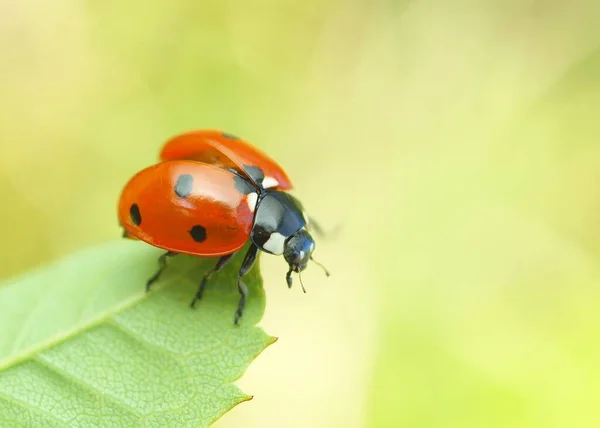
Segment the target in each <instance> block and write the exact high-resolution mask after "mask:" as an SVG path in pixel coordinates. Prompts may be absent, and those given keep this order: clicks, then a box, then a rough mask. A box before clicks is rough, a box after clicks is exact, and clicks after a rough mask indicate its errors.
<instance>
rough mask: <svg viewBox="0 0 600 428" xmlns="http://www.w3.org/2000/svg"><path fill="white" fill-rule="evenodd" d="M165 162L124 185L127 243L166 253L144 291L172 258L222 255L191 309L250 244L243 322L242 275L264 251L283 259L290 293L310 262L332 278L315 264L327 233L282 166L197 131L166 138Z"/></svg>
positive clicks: (238, 143)
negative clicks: (320, 237)
mask: <svg viewBox="0 0 600 428" xmlns="http://www.w3.org/2000/svg"><path fill="white" fill-rule="evenodd" d="M160 160H161V161H160V162H159V163H157V164H155V165H151V166H149V167H147V168H144V169H142V170H141V171H139V172H138V173H137V174H135V175H134V176H133V177H132V178H131V179H130V180H129V181H128V182H127V184H126V185H125V187H124V189H123V191H122V192H121V196H120V199H119V203H118V217H119V222H120V224H121V226H122V227H123V228H124V230H125V232H124V236H125V237H127V238H130V239H139V240H142V241H144V242H146V243H148V244H150V245H153V246H155V247H158V248H162V249H164V250H166V252H165V253H163V254H162V255H161V256H160V258H159V269H158V270H157V272H156V273H155V274H154V275H153V276H152V277H151V278H150V279H149V280H148V282H147V285H146V289H147V290H150V287H151V285H152V284H153V283H154V282H155V281H156V280H158V278H159V277H160V275H161V274H162V272H163V271H164V270H165V268H166V266H167V259H168V257H171V256H174V255H176V254H188V255H192V256H199V257H218V260H217V262H216V264H215V265H214V267H213V268H212V269H211V270H209V271H208V272H207V273H206V274H205V275H204V276H203V278H202V280H201V281H200V285H199V287H198V289H197V291H196V294H195V296H194V298H193V299H192V301H191V303H190V305H191V306H192V307H194V305H195V303H196V302H197V301H198V300H200V299H201V298H202V295H203V293H204V289H205V287H206V284H207V282H208V280H209V279H210V278H211V277H212V276H213V275H214V274H215V273H216V272H218V271H220V270H221V269H222V268H223V267H224V266H225V265H226V264H227V263H228V262H229V261H230V260H231V259H232V258H233V256H234V255H235V254H236V253H237V252H238V251H240V250H241V249H242V248H243V247H244V246H245V245H246V244H247V243H249V244H250V245H249V246H248V250H247V252H246V254H245V256H244V258H243V261H242V264H241V266H240V269H239V271H238V278H237V288H238V291H239V293H240V299H239V302H238V307H237V310H236V312H235V317H234V323H235V324H238V322H239V319H240V318H241V317H242V315H243V311H244V306H245V303H246V299H247V296H248V288H247V287H246V285H245V284H244V282H243V277H244V276H245V275H246V274H247V273H248V271H249V270H250V268H251V267H252V266H253V264H254V262H255V261H256V258H257V255H258V251H259V250H260V251H264V252H266V253H269V254H274V255H283V257H284V259H285V261H286V262H287V264H288V271H287V273H286V282H287V285H288V287H292V284H293V280H292V273H294V272H297V273H298V274H300V272H302V271H303V270H304V269H306V267H307V265H308V262H309V261H311V260H312V261H313V262H314V263H316V264H318V265H319V266H321V267H322V268H323V269H324V271H325V273H326V275H327V276H329V272H328V271H327V269H326V268H325V267H324V266H323V265H321V264H319V263H318V262H316V261H315V260H314V258H313V252H314V250H315V241H314V239H313V237H312V236H311V233H310V232H311V231H312V230H313V229H314V231H315V232H317V233H319V234H321V233H322V230H321V229H320V227H319V226H317V225H316V223H314V222H313V221H311V219H309V217H308V216H307V214H306V212H305V210H304V208H303V206H302V204H301V203H300V201H299V200H298V199H296V198H295V197H294V196H292V195H291V194H290V193H288V192H287V191H288V190H290V189H291V188H292V183H291V181H290V179H289V177H288V176H287V174H286V173H285V171H284V170H283V168H281V167H280V166H279V165H278V164H277V163H276V162H275V161H274V160H272V159H271V158H270V157H268V156H267V155H266V154H265V153H263V152H261V151H259V150H258V149H257V148H255V147H254V146H252V145H251V144H250V143H248V142H246V141H244V140H241V139H238V138H236V137H233V136H232V135H231V134H227V133H223V132H221V131H216V130H199V131H191V132H187V133H183V134H180V135H177V136H175V137H173V138H171V139H170V140H168V141H167V142H166V143H165V145H164V146H163V148H162V150H161V152H160ZM301 285H302V281H301ZM302 289H303V291H304V292H306V290H304V286H303V285H302Z"/></svg>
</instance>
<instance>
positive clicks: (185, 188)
mask: <svg viewBox="0 0 600 428" xmlns="http://www.w3.org/2000/svg"><path fill="white" fill-rule="evenodd" d="M193 186H194V177H192V176H191V175H190V174H182V175H180V176H179V177H178V178H177V183H175V193H176V194H177V196H179V197H180V198H187V197H188V196H189V195H190V193H192V188H193Z"/></svg>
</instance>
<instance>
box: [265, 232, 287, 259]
mask: <svg viewBox="0 0 600 428" xmlns="http://www.w3.org/2000/svg"><path fill="white" fill-rule="evenodd" d="M284 246H285V236H283V235H282V234H281V233H277V232H273V233H271V236H270V237H269V239H268V240H267V242H265V243H264V244H263V248H264V249H265V250H267V251H269V252H271V253H273V254H283V247H284Z"/></svg>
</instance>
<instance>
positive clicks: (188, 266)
mask: <svg viewBox="0 0 600 428" xmlns="http://www.w3.org/2000/svg"><path fill="white" fill-rule="evenodd" d="M160 254H161V250H158V249H156V248H152V247H150V246H148V245H145V244H143V243H142V242H139V241H137V242H135V241H134V242H132V241H126V240H123V241H119V242H113V243H109V244H107V245H103V246H100V247H97V248H92V249H90V250H86V251H83V252H81V253H78V254H76V255H74V256H71V257H69V258H67V259H65V260H62V261H60V262H58V263H57V264H55V265H54V266H50V267H48V268H43V269H40V270H38V271H36V272H33V273H31V274H28V275H26V276H24V277H22V278H18V279H16V280H14V281H12V282H9V283H6V284H4V285H0V426H10V427H32V426H43V427H55V426H56V427H65V426H94V427H97V426H127V427H134V426H157V427H165V426H207V425H209V424H210V423H212V422H214V421H215V420H216V419H218V418H219V417H220V416H222V415H223V414H224V413H225V412H227V411H228V410H229V409H231V408H232V407H234V406H235V405H236V404H238V403H240V402H242V401H245V400H248V399H250V398H251V397H249V396H247V395H245V394H243V393H242V392H241V391H240V390H239V389H238V388H237V387H236V386H235V385H233V384H232V382H233V381H234V380H236V379H237V378H239V377H240V376H241V375H242V374H243V373H244V371H245V370H246V368H247V367H248V365H249V364H250V362H251V361H252V360H253V359H254V358H255V357H256V356H257V355H258V354H259V353H260V352H261V351H262V350H263V349H264V348H265V347H266V346H268V345H269V344H271V343H273V342H274V338H272V337H269V336H268V335H267V334H265V332H264V331H263V330H262V329H259V328H257V327H255V324H256V323H257V322H258V321H259V320H260V319H261V317H262V314H263V311H264V306H265V295H264V291H263V288H262V281H261V279H260V275H259V272H258V267H257V266H258V263H257V264H256V266H255V267H254V268H253V269H252V271H251V272H250V273H249V274H248V275H247V276H246V277H245V283H246V284H247V285H248V288H249V291H250V296H249V298H248V301H247V304H246V309H245V312H244V316H243V317H242V319H241V320H240V325H239V326H235V325H234V324H233V319H234V311H235V309H236V307H237V302H238V298H239V295H238V292H237V287H236V278H237V269H238V268H239V263H240V262H241V260H240V257H236V258H234V260H233V261H232V262H230V264H229V265H228V266H227V267H226V268H225V269H223V271H222V272H220V273H218V274H216V275H215V276H213V278H212V279H211V281H210V282H209V284H208V286H207V289H206V292H205V294H204V297H203V299H202V300H201V301H200V302H198V304H197V306H196V309H195V310H192V309H190V308H189V302H190V300H191V298H192V297H193V295H194V292H195V290H196V287H197V285H198V282H199V279H200V278H201V277H202V274H203V273H204V272H206V270H207V269H209V268H210V267H212V266H213V265H214V263H215V259H199V258H194V257H188V256H181V255H180V256H176V257H173V258H170V259H169V266H168V268H167V270H166V271H165V273H164V274H163V276H162V277H161V280H160V281H159V282H157V283H156V284H155V285H156V287H155V288H154V290H153V291H152V292H151V293H149V294H146V293H145V292H144V287H145V283H146V280H147V278H149V277H150V276H151V275H152V274H153V273H154V272H155V270H156V269H157V266H158V265H157V258H158V256H159V255H160Z"/></svg>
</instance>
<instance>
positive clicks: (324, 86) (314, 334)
mask: <svg viewBox="0 0 600 428" xmlns="http://www.w3.org/2000/svg"><path fill="white" fill-rule="evenodd" d="M599 22H600V4H599V3H598V2H597V1H595V0H594V1H592V0H589V1H586V0H572V1H567V0H538V1H507V0H487V1H485V0H480V1H466V0H465V1H452V0H429V1H422V0H421V1H419V0H415V1H394V0H377V1H367V0H352V1H341V0H321V1H319V0H304V1H297V0H284V1H274V0H261V1H231V0H210V1H204V0H201V1H198V0H195V1H192V0H175V1H171V2H166V1H163V2H159V1H139V0H132V1H129V2H122V1H115V0H108V1H102V2H93V1H81V0H56V1H54V2H48V1H41V0H28V1H20V0H0V100H1V102H0V198H1V200H2V211H1V213H2V214H1V217H0V220H2V221H1V222H0V236H1V237H2V239H0V248H1V251H2V258H1V259H0V275H1V276H2V277H9V276H11V275H13V274H16V273H18V272H22V271H25V270H27V269H29V268H32V267H34V266H36V265H38V264H40V263H43V262H47V261H50V260H53V259H56V258H58V257H60V256H62V255H65V254H68V253H70V252H73V251H76V250H77V249H79V248H83V247H85V246H89V245H94V244H96V243H99V242H103V241H106V240H110V239H117V238H118V237H119V234H120V231H119V228H118V227H117V220H116V212H115V211H116V208H115V205H116V199H117V197H118V194H119V191H120V189H121V187H122V185H123V184H124V183H125V182H126V180H127V179H128V178H129V177H130V176H131V175H132V174H133V173H135V172H136V171H137V170H138V169H140V168H141V167H143V166H146V165H147V164H149V163H151V162H154V161H155V159H156V156H157V150H158V148H159V147H160V146H161V145H162V143H163V142H164V141H165V139H166V138H168V137H169V136H172V135H174V134H176V133H179V132H181V131H184V130H188V129H194V128H221V129H224V130H226V131H227V132H231V133H234V134H237V135H240V136H242V137H244V138H246V139H248V140H250V141H252V142H254V143H255V144H256V145H257V146H259V147H261V148H262V149H264V150H266V151H268V152H269V153H270V154H271V155H272V156H273V157H274V158H275V159H277V160H278V161H279V162H280V163H281V164H282V165H283V166H284V167H285V168H286V169H287V170H288V172H289V173H290V175H291V176H292V177H293V180H294V182H295V185H296V190H295V194H296V195H297V196H298V197H299V198H301V199H302V200H303V201H304V203H305V206H306V207H307V208H308V209H309V210H310V211H311V213H312V215H313V216H315V217H317V218H319V219H320V220H321V222H322V223H323V224H324V225H325V227H326V228H328V229H334V228H336V227H338V226H339V232H338V233H337V234H335V235H333V236H331V237H330V238H329V239H327V240H322V241H320V242H319V243H318V249H317V252H316V255H317V256H318V259H320V260H321V261H322V262H323V263H325V264H326V265H327V266H328V267H329V269H330V270H331V271H332V272H333V275H332V277H331V278H329V279H328V280H325V279H324V277H323V275H322V273H321V272H320V271H319V270H318V269H317V268H313V269H311V270H310V271H309V272H307V274H306V275H305V277H304V282H305V284H306V285H307V288H308V294H307V295H302V293H301V292H300V290H299V289H298V288H294V289H293V290H292V291H291V292H290V291H289V290H287V287H286V286H285V281H284V274H285V271H286V266H285V264H284V263H283V261H282V260H280V259H278V258H274V257H269V256H264V257H262V261H261V263H262V268H263V272H264V274H265V284H266V288H267V294H268V306H267V311H266V314H265V318H264V320H263V322H262V324H261V325H262V326H263V327H264V328H265V329H266V330H267V331H268V332H269V333H270V334H273V335H276V336H279V337H280V340H279V342H278V343H277V344H276V345H275V346H273V347H271V348H269V349H268V350H267V351H266V352H265V353H264V354H263V355H261V356H260V357H259V358H258V360H257V361H256V362H255V363H254V364H253V365H252V366H251V367H250V369H249V370H248V372H247V373H246V375H245V376H244V377H243V378H242V379H241V380H240V381H239V384H240V386H241V387H242V388H243V389H244V390H245V391H246V392H248V393H250V394H254V395H255V398H254V400H253V401H251V402H249V403H245V404H242V405H240V406H239V407H238V408H236V409H234V410H233V411H232V412H230V413H229V414H227V415H226V416H225V417H224V418H222V419H221V420H220V421H218V422H217V424H216V426H218V427H221V428H225V427H239V426H244V427H246V428H249V427H265V426H285V427H338V426H339V427H364V426H367V427H369V426H372V427H435V428H437V427H444V428H447V427H461V428H466V427H544V428H547V427H578V428H579V427H598V426H600V342H599V339H600V338H599V336H600V334H599V333H600V311H599V310H598V307H599V297H600V292H599V290H598V284H599V279H600V226H599V225H598V212H599V211H600V184H599V183H600V164H599V163H600V144H599V141H598V135H599V131H600V120H599V117H600V49H599V46H600V25H599V24H598V23H599Z"/></svg>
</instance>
